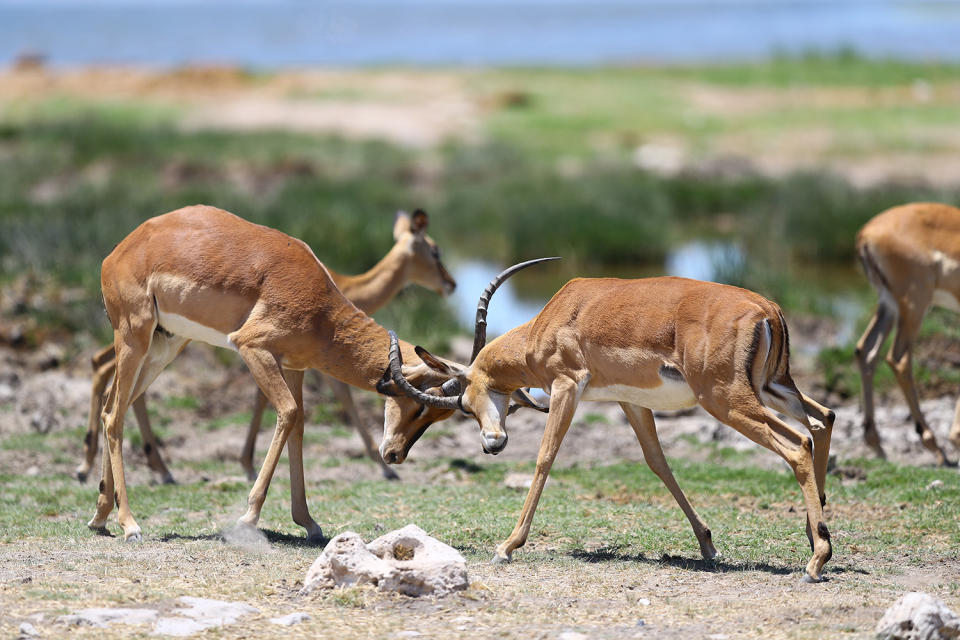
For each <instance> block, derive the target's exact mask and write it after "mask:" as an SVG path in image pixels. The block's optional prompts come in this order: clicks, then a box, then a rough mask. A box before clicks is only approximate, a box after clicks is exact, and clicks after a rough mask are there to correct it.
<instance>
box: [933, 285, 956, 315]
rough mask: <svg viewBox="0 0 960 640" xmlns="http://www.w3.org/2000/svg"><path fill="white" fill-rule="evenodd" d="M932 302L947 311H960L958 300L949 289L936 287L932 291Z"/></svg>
mask: <svg viewBox="0 0 960 640" xmlns="http://www.w3.org/2000/svg"><path fill="white" fill-rule="evenodd" d="M933 304H934V305H936V306H938V307H942V308H944V309H947V310H949V311H957V312H960V302H957V299H956V298H954V297H953V294H951V293H950V292H949V291H944V290H943V289H937V290H936V291H934V292H933Z"/></svg>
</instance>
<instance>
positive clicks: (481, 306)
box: [470, 256, 560, 364]
mask: <svg viewBox="0 0 960 640" xmlns="http://www.w3.org/2000/svg"><path fill="white" fill-rule="evenodd" d="M559 259H560V256H555V257H553V258H537V259H536V260H527V261H526V262H521V263H519V264H515V265H513V266H512V267H510V268H509V269H506V270H505V271H503V272H501V273H500V275H498V276H497V277H496V278H494V279H493V280H491V281H490V284H488V285H487V288H486V289H484V290H483V294H481V296H480V302H478V303H477V324H476V327H475V328H474V337H473V355H471V356H470V364H473V361H474V360H476V358H477V354H478V353H480V349H483V345H485V344H486V343H487V305H489V304H490V298H491V296H493V292H494V291H496V290H497V287H499V286H500V285H501V284H503V282H504V280H506V279H507V278H509V277H510V276H512V275H513V274H515V273H516V272H517V271H520V270H521V269H526V268H527V267H532V266H533V265H535V264H540V263H541V262H549V261H550V260H559Z"/></svg>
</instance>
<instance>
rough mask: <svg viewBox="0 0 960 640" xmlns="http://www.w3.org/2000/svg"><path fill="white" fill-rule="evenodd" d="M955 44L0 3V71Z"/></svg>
mask: <svg viewBox="0 0 960 640" xmlns="http://www.w3.org/2000/svg"><path fill="white" fill-rule="evenodd" d="M958 33H960V1H958V0H951V1H941V2H905V1H894V0H887V1H883V0H878V1H865V0H832V1H831V0H699V1H695V0H673V1H671V0H660V1H653V0H640V1H634V2H630V1H626V0H619V1H618V0H598V1H591V2H582V1H578V0H549V1H548V0H524V1H521V2H505V1H502V0H501V1H497V0H490V1H480V0H354V1H352V2H344V1H340V2H306V1H303V0H259V1H258V0H239V1H228V0H0V64H7V63H9V62H10V61H11V60H14V59H15V58H16V57H17V56H18V55H20V54H23V53H25V52H33V53H40V54H44V55H46V56H47V59H48V61H49V62H50V63H52V64H54V65H78V64H90V63H123V64H145V65H160V66H170V65H181V64H186V63H229V64H239V65H244V66H250V67H256V68H276V67H286V66H298V65H334V66H355V65H379V64H413V65H591V64H602V63H630V62H690V61H717V60H730V59H739V60H743V59H758V58H762V57H766V56H768V55H769V54H771V53H772V52H782V53H794V54H796V53H805V52H808V51H811V50H816V51H836V50H838V49H841V48H852V49H854V50H856V51H858V52H861V53H863V54H865V55H869V56H894V57H904V58H912V59H928V58H937V59H950V60H960V38H958V37H957V34H958Z"/></svg>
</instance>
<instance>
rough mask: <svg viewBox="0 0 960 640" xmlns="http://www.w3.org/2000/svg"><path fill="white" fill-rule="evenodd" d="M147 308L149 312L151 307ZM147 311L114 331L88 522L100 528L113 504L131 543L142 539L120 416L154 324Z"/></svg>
mask: <svg viewBox="0 0 960 640" xmlns="http://www.w3.org/2000/svg"><path fill="white" fill-rule="evenodd" d="M151 307H152V305H151ZM148 308H149V307H148ZM149 310H150V312H152V308H149ZM150 312H146V313H143V314H140V315H136V314H131V315H129V316H127V317H124V318H122V319H121V326H120V327H119V328H118V329H116V330H115V331H114V336H115V337H114V345H115V346H116V350H117V373H116V376H115V379H114V383H113V385H112V386H111V389H110V396H109V398H108V402H107V407H106V409H105V411H104V415H103V430H104V436H105V445H104V461H105V464H104V469H103V477H102V478H101V482H100V495H99V496H98V498H97V511H96V514H95V515H94V517H93V519H92V520H91V521H90V523H89V526H90V527H91V528H95V529H100V528H103V526H104V525H105V524H106V519H107V516H108V515H109V514H110V512H111V511H112V510H113V505H114V504H116V505H117V508H118V509H119V513H118V517H119V521H120V526H121V527H122V528H123V536H124V539H125V540H127V541H131V542H139V541H140V540H141V539H142V538H141V535H140V526H139V525H138V524H137V522H136V520H135V519H134V517H133V514H132V513H131V512H130V505H129V502H128V500H127V485H126V481H125V478H124V474H123V417H124V414H125V413H126V411H127V407H128V405H129V403H130V399H131V396H132V394H133V388H134V385H135V383H136V380H137V378H138V377H139V375H140V369H141V367H142V365H143V361H144V359H145V358H146V355H147V352H148V350H149V349H150V340H151V337H152V334H153V329H154V326H156V321H155V320H154V319H153V317H152V313H150ZM111 480H112V482H111ZM111 494H112V495H111Z"/></svg>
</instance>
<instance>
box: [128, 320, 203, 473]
mask: <svg viewBox="0 0 960 640" xmlns="http://www.w3.org/2000/svg"><path fill="white" fill-rule="evenodd" d="M189 342H190V340H189V339H188V338H182V337H180V336H170V335H165V334H163V333H155V334H154V336H153V340H152V341H151V343H150V350H149V351H148V352H147V357H146V359H145V360H144V363H143V366H142V367H141V370H140V375H139V376H138V379H137V384H136V386H135V387H134V391H133V400H132V404H133V414H134V416H135V417H136V419H137V426H138V427H139V428H140V437H141V440H142V441H143V452H144V454H146V456H147V463H148V464H149V466H150V469H152V470H153V471H154V472H155V473H157V474H159V476H160V478H161V481H162V482H163V483H164V484H175V480H174V479H173V474H171V473H170V470H169V469H167V465H166V464H164V462H163V458H162V457H161V456H160V443H159V442H158V440H157V437H156V436H155V435H154V433H153V429H152V428H151V427H150V417H149V415H148V414H147V403H146V395H144V394H145V392H146V390H147V388H148V387H149V386H150V385H151V384H153V381H154V380H156V378H157V376H158V375H160V372H161V371H163V370H164V368H166V366H167V365H168V364H170V362H172V361H173V360H174V358H176V357H177V355H179V354H180V352H181V351H183V349H184V347H186V346H187V343H189Z"/></svg>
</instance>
